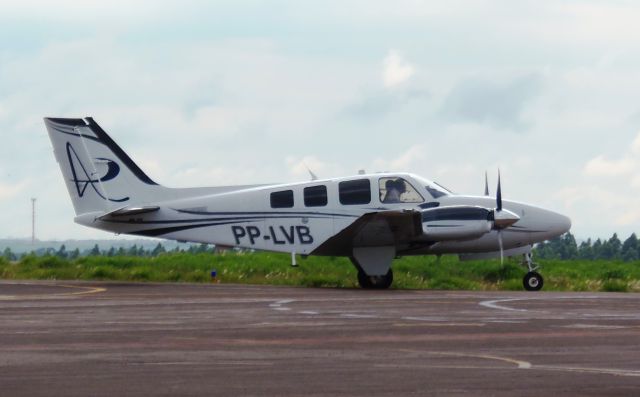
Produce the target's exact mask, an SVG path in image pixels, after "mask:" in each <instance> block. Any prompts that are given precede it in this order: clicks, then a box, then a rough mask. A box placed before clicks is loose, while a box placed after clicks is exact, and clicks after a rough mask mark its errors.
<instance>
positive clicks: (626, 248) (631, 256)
mask: <svg viewBox="0 0 640 397" xmlns="http://www.w3.org/2000/svg"><path fill="white" fill-rule="evenodd" d="M639 254H640V252H639V250H638V237H637V236H636V234H635V233H631V236H629V238H627V239H626V240H624V243H623V244H622V249H621V253H620V255H621V256H622V260H623V261H625V262H631V261H636V260H638V259H639V257H640V255H639Z"/></svg>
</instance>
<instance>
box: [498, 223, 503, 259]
mask: <svg viewBox="0 0 640 397" xmlns="http://www.w3.org/2000/svg"><path fill="white" fill-rule="evenodd" d="M498 245H499V246H500V264H501V265H504V250H503V249H502V230H498Z"/></svg>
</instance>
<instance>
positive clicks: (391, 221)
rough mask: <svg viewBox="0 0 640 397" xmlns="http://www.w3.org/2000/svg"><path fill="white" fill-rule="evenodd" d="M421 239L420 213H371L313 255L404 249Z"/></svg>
mask: <svg viewBox="0 0 640 397" xmlns="http://www.w3.org/2000/svg"><path fill="white" fill-rule="evenodd" d="M421 235H422V214H421V213H420V212H419V211H414V210H405V211H380V212H370V213H367V214H364V215H362V216H361V217H360V218H358V219H356V220H355V221H354V222H353V223H352V224H351V225H349V226H348V227H346V228H345V229H343V230H342V231H341V232H339V233H338V234H336V235H334V236H333V237H331V238H329V239H327V240H326V241H325V242H324V243H322V244H321V245H320V246H319V247H318V248H316V249H315V250H314V251H313V252H312V255H347V256H349V255H351V253H352V251H353V248H354V247H379V246H392V245H393V246H396V247H398V246H403V245H408V244H410V243H411V242H412V241H413V240H414V239H415V238H417V237H419V236H421Z"/></svg>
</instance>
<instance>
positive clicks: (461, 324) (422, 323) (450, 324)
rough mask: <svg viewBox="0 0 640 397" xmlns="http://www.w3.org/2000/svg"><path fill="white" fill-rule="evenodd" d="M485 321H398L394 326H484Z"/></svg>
mask: <svg viewBox="0 0 640 397" xmlns="http://www.w3.org/2000/svg"><path fill="white" fill-rule="evenodd" d="M485 325H486V324H483V323H427V322H413V323H396V324H393V326H394V327H484V326H485Z"/></svg>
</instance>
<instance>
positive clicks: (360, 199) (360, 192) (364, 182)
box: [338, 179, 371, 205]
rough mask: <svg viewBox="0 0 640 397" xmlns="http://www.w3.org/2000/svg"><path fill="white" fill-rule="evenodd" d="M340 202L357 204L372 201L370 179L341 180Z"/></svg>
mask: <svg viewBox="0 0 640 397" xmlns="http://www.w3.org/2000/svg"><path fill="white" fill-rule="evenodd" d="M338 190H339V191H340V204H346V205H356V204H369V203H370V202H371V182H369V180H368V179H357V180H355V181H345V182H340V184H339V185H338Z"/></svg>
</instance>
